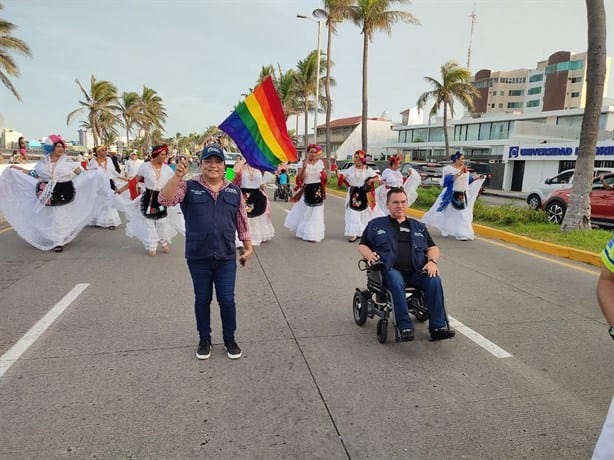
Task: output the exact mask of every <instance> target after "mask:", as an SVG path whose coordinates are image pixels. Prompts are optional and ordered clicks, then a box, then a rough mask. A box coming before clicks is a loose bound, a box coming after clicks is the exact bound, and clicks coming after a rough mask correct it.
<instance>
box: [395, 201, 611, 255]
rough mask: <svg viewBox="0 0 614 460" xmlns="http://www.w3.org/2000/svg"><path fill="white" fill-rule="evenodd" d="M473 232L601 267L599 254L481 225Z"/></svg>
mask: <svg viewBox="0 0 614 460" xmlns="http://www.w3.org/2000/svg"><path fill="white" fill-rule="evenodd" d="M407 214H409V215H410V216H412V217H422V216H423V215H424V211H418V210H417V209H408V210H407ZM473 230H474V231H475V233H476V234H477V235H480V236H484V237H487V238H495V239H498V240H502V241H505V242H507V243H513V244H515V245H517V246H520V247H523V248H527V249H534V250H536V251H539V252H542V253H544V254H549V255H552V256H557V257H563V258H565V259H570V260H575V261H577V262H584V263H587V264H591V265H595V266H596V267H600V266H601V258H600V257H599V254H596V253H594V252H589V251H583V250H581V249H574V248H569V247H567V246H560V245H558V244H554V243H547V242H545V241H539V240H534V239H532V238H529V237H526V236H521V235H516V234H515V233H510V232H506V231H505V230H498V229H495V228H491V227H487V226H485V225H481V224H473Z"/></svg>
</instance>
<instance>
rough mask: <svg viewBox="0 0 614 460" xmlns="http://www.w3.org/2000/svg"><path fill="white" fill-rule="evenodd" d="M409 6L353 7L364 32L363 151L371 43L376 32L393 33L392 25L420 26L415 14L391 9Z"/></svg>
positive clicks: (366, 2) (361, 0)
mask: <svg viewBox="0 0 614 460" xmlns="http://www.w3.org/2000/svg"><path fill="white" fill-rule="evenodd" d="M395 3H399V4H409V3H410V2H409V0H357V2H356V5H355V6H353V7H352V20H353V21H354V23H355V24H356V25H358V26H359V27H360V28H361V29H362V30H361V33H362V34H363V45H362V149H363V150H364V151H365V152H366V151H367V118H368V116H369V111H368V101H367V74H368V72H367V69H368V67H367V63H368V60H369V42H371V41H373V36H374V34H375V33H376V32H386V33H387V34H388V35H390V34H391V33H392V25H393V24H396V23H397V22H399V21H403V22H407V23H411V24H416V25H418V24H420V21H418V19H417V18H416V17H414V15H413V14H411V13H408V12H407V11H395V10H390V9H389V8H390V7H391V6H392V5H393V4H395Z"/></svg>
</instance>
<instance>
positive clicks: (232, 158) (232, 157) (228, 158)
mask: <svg viewBox="0 0 614 460" xmlns="http://www.w3.org/2000/svg"><path fill="white" fill-rule="evenodd" d="M240 158H243V156H242V155H241V154H240V153H236V152H226V151H224V161H225V163H226V167H227V168H233V167H234V165H235V163H236V162H237V160H238V159H240Z"/></svg>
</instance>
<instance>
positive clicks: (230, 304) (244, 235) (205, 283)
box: [159, 144, 253, 359]
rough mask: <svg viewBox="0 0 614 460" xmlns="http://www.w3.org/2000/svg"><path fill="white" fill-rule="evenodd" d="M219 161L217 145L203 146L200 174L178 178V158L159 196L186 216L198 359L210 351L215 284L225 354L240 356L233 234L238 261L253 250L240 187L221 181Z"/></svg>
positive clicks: (182, 170)
mask: <svg viewBox="0 0 614 460" xmlns="http://www.w3.org/2000/svg"><path fill="white" fill-rule="evenodd" d="M224 161H225V160H224V151H223V149H222V147H221V146H220V145H217V144H210V145H207V146H205V148H204V149H203V151H202V154H201V162H200V171H201V174H199V175H197V176H195V177H194V178H193V179H191V180H187V181H186V180H183V177H184V176H185V175H186V173H187V172H188V163H187V161H186V160H185V159H181V160H180V163H179V164H178V165H177V169H176V171H175V174H174V175H173V177H172V178H171V179H170V180H169V181H168V182H167V183H166V185H165V186H164V187H163V188H162V191H161V192H160V195H159V200H160V203H161V204H163V205H164V206H167V207H168V206H174V205H176V204H178V203H180V204H181V211H182V212H183V216H184V218H185V257H186V259H187V263H188V268H189V269H190V275H191V276H192V283H193V285H194V297H195V299H194V311H195V313H196V325H197V328H198V334H199V337H200V342H199V344H198V350H197V352H196V357H197V358H198V359H207V358H209V356H211V343H212V342H211V318H210V313H211V299H212V297H213V286H214V285H215V295H216V298H217V302H218V304H219V306H220V313H221V317H222V335H223V338H224V346H225V347H226V352H227V356H228V357H229V358H230V359H238V358H240V357H241V348H239V345H237V342H236V341H235V331H236V329H237V318H236V317H237V311H236V305H235V282H236V276H237V256H236V246H235V234H238V237H239V240H240V241H242V242H243V247H244V250H243V253H242V254H241V256H240V258H239V261H240V263H241V266H244V265H245V264H246V263H247V260H248V259H249V258H250V257H251V255H252V251H253V249H252V242H251V236H250V233H249V225H248V221H247V211H246V209H245V203H244V201H243V196H242V194H241V189H240V188H239V187H237V186H236V185H235V184H232V183H230V182H229V181H228V180H226V178H225V174H226V168H225V165H224Z"/></svg>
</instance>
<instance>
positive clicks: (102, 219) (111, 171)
mask: <svg viewBox="0 0 614 460" xmlns="http://www.w3.org/2000/svg"><path fill="white" fill-rule="evenodd" d="M87 169H88V171H96V172H98V174H100V175H102V176H103V177H104V178H105V179H106V181H107V184H108V185H109V186H108V187H107V188H106V190H104V191H103V192H102V193H101V194H100V196H99V197H98V199H97V200H96V205H95V208H96V210H95V212H94V216H93V217H92V220H91V221H90V222H89V223H88V224H89V225H95V226H96V227H103V228H109V227H117V226H118V225H121V223H122V221H121V219H120V217H119V212H118V211H117V209H116V208H115V206H116V205H115V192H114V191H113V190H112V189H111V184H110V182H109V181H110V180H112V181H113V183H114V184H115V187H117V188H120V187H121V186H122V185H123V184H124V181H120V179H119V178H120V177H121V176H120V175H119V174H118V172H117V171H116V170H115V166H114V165H113V161H111V160H110V159H109V158H106V162H105V163H103V164H102V165H101V164H100V163H98V162H97V161H96V159H95V158H93V159H92V160H90V162H89V164H88V167H87Z"/></svg>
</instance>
